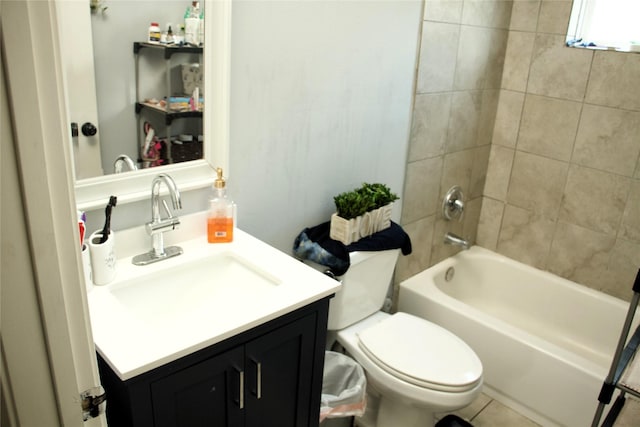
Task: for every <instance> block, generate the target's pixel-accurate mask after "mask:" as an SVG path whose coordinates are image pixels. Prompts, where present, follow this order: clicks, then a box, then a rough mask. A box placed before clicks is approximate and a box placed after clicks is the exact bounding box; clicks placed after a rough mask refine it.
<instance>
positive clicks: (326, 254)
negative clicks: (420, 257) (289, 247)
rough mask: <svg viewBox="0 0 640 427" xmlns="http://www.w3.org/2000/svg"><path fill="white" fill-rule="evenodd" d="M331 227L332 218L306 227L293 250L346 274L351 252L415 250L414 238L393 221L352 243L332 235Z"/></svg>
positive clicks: (403, 252)
mask: <svg viewBox="0 0 640 427" xmlns="http://www.w3.org/2000/svg"><path fill="white" fill-rule="evenodd" d="M330 230H331V223H330V222H329V221H327V222H324V223H322V224H320V225H316V226H315V227H310V228H305V229H304V230H302V232H300V234H298V236H297V237H296V239H295V241H294V243H293V254H294V255H295V256H296V257H297V258H299V259H301V260H310V261H313V262H316V263H318V264H321V265H324V266H327V267H328V268H329V269H330V270H331V272H332V273H333V274H335V275H336V276H342V275H343V274H344V273H346V272H347V270H348V269H349V266H350V261H349V252H356V251H366V252H371V251H384V250H388V249H400V250H401V252H402V254H403V255H409V254H410V253H411V250H412V249H411V238H410V237H409V235H408V234H407V233H406V232H405V231H404V230H403V229H402V227H400V226H399V225H398V224H396V223H395V222H393V221H391V226H390V227H389V228H387V229H385V230H382V231H379V232H377V233H374V234H372V235H371V236H368V237H365V238H362V239H360V240H358V241H357V242H354V243H351V244H350V245H348V246H347V245H344V244H343V243H342V242H339V241H337V240H333V239H332V238H331V237H329V233H330Z"/></svg>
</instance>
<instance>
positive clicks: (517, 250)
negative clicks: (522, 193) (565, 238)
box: [497, 205, 555, 269]
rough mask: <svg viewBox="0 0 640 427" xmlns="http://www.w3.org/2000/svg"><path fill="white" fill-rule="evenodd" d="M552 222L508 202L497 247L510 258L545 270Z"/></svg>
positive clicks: (551, 234) (553, 228)
mask: <svg viewBox="0 0 640 427" xmlns="http://www.w3.org/2000/svg"><path fill="white" fill-rule="evenodd" d="M554 230H555V221H554V220H552V219H550V218H547V217H544V216H541V215H538V214H536V213H535V212H533V211H530V210H527V209H522V208H518V207H516V206H513V205H507V206H506V207H505V210H504V216H503V219H502V227H501V228H500V236H499V237H498V245H497V250H498V252H500V253H501V254H504V255H506V256H508V257H510V258H513V259H515V260H518V261H520V262H523V263H525V264H528V265H531V266H534V267H536V268H540V269H544V268H545V266H546V259H547V256H548V254H549V246H550V245H551V239H552V237H553V232H554Z"/></svg>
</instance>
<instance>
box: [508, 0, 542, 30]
mask: <svg viewBox="0 0 640 427" xmlns="http://www.w3.org/2000/svg"><path fill="white" fill-rule="evenodd" d="M539 10H540V1H539V0H532V1H515V2H513V10H512V11H511V23H510V24H509V27H510V29H511V30H514V31H535V30H536V26H537V25H538V11H539Z"/></svg>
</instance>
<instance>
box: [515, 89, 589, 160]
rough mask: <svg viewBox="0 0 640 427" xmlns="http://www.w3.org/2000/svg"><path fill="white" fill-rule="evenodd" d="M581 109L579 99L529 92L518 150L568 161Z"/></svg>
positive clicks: (523, 114) (525, 103)
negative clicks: (558, 97) (548, 96)
mask: <svg viewBox="0 0 640 427" xmlns="http://www.w3.org/2000/svg"><path fill="white" fill-rule="evenodd" d="M581 109H582V104H581V103H579V102H574V101H565V100H562V99H554V98H547V97H542V96H535V95H527V97H526V99H525V102H524V110H523V113H522V121H521V123H520V135H519V136H518V150H523V151H527V152H529V153H534V154H540V155H542V156H547V157H551V158H554V159H558V160H564V161H569V159H570V158H571V152H572V150H573V142H574V140H575V137H576V129H577V127H578V120H579V119H580V111H581Z"/></svg>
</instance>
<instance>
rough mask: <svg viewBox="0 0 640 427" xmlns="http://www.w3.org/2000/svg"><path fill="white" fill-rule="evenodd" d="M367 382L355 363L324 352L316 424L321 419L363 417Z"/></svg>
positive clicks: (339, 354) (343, 356)
mask: <svg viewBox="0 0 640 427" xmlns="http://www.w3.org/2000/svg"><path fill="white" fill-rule="evenodd" d="M366 390H367V379H366V377H365V376H364V370H363V369H362V366H360V365H359V364H358V363H357V362H356V361H355V360H353V359H352V358H350V357H348V356H345V355H344V354H341V353H336V352H333V351H327V352H326V353H325V357H324V375H323V377H322V397H321V400H320V422H322V421H323V420H324V419H325V418H342V417H351V416H357V417H360V416H362V415H363V414H364V410H365V408H366V404H367V402H366Z"/></svg>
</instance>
